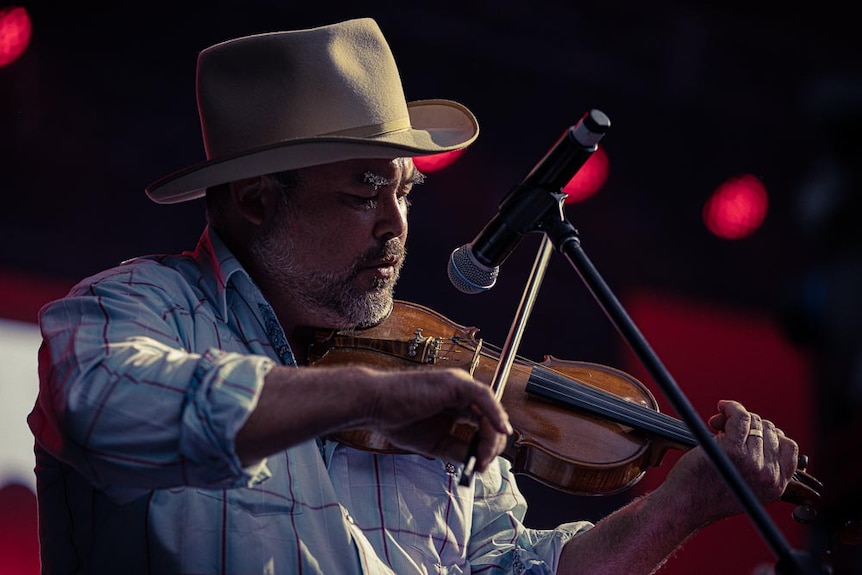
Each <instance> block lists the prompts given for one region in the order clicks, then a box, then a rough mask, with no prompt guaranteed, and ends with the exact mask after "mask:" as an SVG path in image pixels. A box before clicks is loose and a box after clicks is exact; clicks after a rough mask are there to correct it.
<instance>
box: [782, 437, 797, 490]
mask: <svg viewBox="0 0 862 575" xmlns="http://www.w3.org/2000/svg"><path fill="white" fill-rule="evenodd" d="M778 453H779V457H780V461H781V474H782V476H783V477H784V479H785V480H786V481H790V479H791V477H793V474H794V473H796V468H797V466H798V464H799V445H798V444H797V443H796V442H795V441H793V440H792V439H790V438H789V437H787V436H786V435H784V434H781V435H780V436H779V437H778Z"/></svg>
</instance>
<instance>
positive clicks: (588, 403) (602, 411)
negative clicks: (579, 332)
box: [526, 366, 697, 448]
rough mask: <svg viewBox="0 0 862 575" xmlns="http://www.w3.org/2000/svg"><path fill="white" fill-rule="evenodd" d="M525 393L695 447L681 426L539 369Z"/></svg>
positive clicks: (687, 432) (662, 416)
mask: <svg viewBox="0 0 862 575" xmlns="http://www.w3.org/2000/svg"><path fill="white" fill-rule="evenodd" d="M526 391H527V393H532V394H534V395H536V396H539V397H542V398H544V399H548V400H551V401H557V402H561V403H563V404H565V405H567V406H569V407H572V408H575V409H578V410H581V411H586V412H587V413H591V414H593V415H595V416H597V417H600V418H602V419H606V420H609V421H614V422H616V423H620V424H622V425H627V426H629V427H632V428H634V429H637V430H639V431H642V432H644V433H647V434H649V435H652V436H657V437H660V438H663V439H665V440H667V441H670V442H671V443H676V444H679V445H681V446H683V447H688V448H691V447H694V446H695V445H697V440H696V439H695V437H694V435H692V433H691V431H690V430H689V429H688V426H687V425H686V424H685V423H684V422H682V421H680V420H678V419H675V418H673V417H671V416H669V415H666V414H664V413H660V412H658V411H656V410H653V409H650V408H648V407H644V406H643V405H639V404H637V403H633V402H631V401H626V400H625V399H622V398H620V397H618V396H616V395H613V394H611V393H608V392H606V391H603V390H601V389H599V388H596V387H593V386H591V385H587V384H584V383H578V382H573V381H572V380H571V379H569V378H566V377H563V376H561V375H559V374H557V373H555V372H554V371H552V370H549V369H545V368H543V367H541V366H535V367H534V368H533V370H532V372H531V374H530V378H529V381H528V382H527V386H526Z"/></svg>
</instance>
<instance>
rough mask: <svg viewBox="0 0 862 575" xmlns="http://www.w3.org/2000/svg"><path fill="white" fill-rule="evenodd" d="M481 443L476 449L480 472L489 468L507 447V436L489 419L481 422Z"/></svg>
mask: <svg viewBox="0 0 862 575" xmlns="http://www.w3.org/2000/svg"><path fill="white" fill-rule="evenodd" d="M476 433H477V434H479V443H478V445H477V447H476V454H475V455H476V467H477V469H478V470H479V471H484V470H486V469H487V468H488V466H489V465H490V464H491V462H492V461H494V459H495V458H496V457H497V456H498V455H500V454H501V453H502V452H503V449H504V448H505V446H506V435H504V434H502V433H499V432H498V431H497V430H496V429H495V428H494V426H493V425H492V424H491V422H490V421H489V419H488V418H487V417H483V418H482V420H481V421H480V422H479V430H478V431H477V432H476Z"/></svg>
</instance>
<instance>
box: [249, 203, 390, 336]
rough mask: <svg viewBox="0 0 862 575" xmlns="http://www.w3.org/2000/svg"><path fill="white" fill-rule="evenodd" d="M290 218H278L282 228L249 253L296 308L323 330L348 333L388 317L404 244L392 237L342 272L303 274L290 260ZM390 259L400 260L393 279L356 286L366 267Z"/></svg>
mask: <svg viewBox="0 0 862 575" xmlns="http://www.w3.org/2000/svg"><path fill="white" fill-rule="evenodd" d="M288 219H289V216H288V217H280V218H276V221H278V222H280V223H279V224H276V225H275V226H273V228H272V229H269V230H264V231H263V232H262V233H261V234H260V235H259V236H258V237H256V238H255V239H254V240H252V241H251V242H250V243H249V251H250V252H251V254H252V256H253V257H254V259H255V261H256V262H257V265H258V266H259V268H260V269H262V270H263V271H264V273H265V274H266V276H267V278H268V279H269V281H270V282H271V283H272V285H275V286H278V289H279V290H280V292H281V293H282V294H284V295H285V296H286V297H290V298H292V299H293V300H294V302H296V303H297V304H299V305H301V306H303V307H305V308H308V309H312V310H315V313H317V314H318V315H319V316H320V320H321V323H320V325H321V326H326V327H334V328H338V329H346V328H352V327H357V326H363V325H374V324H376V323H379V322H380V321H381V320H383V319H385V318H386V317H387V316H388V315H389V313H390V311H391V310H392V305H393V293H394V289H395V284H396V283H397V281H398V278H399V276H400V274H401V266H402V265H403V262H404V257H405V255H406V250H405V248H404V245H403V244H402V243H401V241H400V240H398V239H392V240H389V241H388V242H385V243H383V244H381V245H380V246H377V247H374V248H372V249H370V250H368V251H367V252H366V253H364V254H362V255H360V256H359V257H358V258H356V260H355V261H354V262H353V264H352V265H351V266H350V267H349V268H348V269H346V270H345V271H344V272H341V273H320V272H314V271H309V270H303V269H299V267H298V266H297V265H296V264H295V262H294V260H293V259H292V257H291V254H293V253H294V251H295V249H296V248H295V246H294V243H293V241H292V240H291V238H290V235H289V233H288V226H289V222H288V221H287V220H288ZM390 256H397V257H398V265H397V267H396V268H395V270H394V273H393V274H392V276H391V277H390V278H387V279H377V280H376V281H375V283H374V285H373V287H372V289H371V290H368V291H366V290H360V289H358V288H356V287H355V286H356V284H355V280H356V277H357V276H358V275H359V273H360V272H361V271H362V269H363V268H365V267H367V266H369V265H373V264H374V263H376V262H378V261H380V260H381V259H383V258H386V257H390Z"/></svg>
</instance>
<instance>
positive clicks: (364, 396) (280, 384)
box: [236, 366, 373, 465]
mask: <svg viewBox="0 0 862 575" xmlns="http://www.w3.org/2000/svg"><path fill="white" fill-rule="evenodd" d="M372 373H373V372H372V370H370V369H368V368H364V367H357V368H350V369H346V368H327V367H315V368H313V369H310V368H293V367H282V366H276V367H274V368H273V369H272V370H271V371H270V372H269V374H267V376H266V378H265V379H264V385H263V389H262V390H261V393H260V396H259V398H258V401H257V406H256V407H255V409H254V411H252V413H251V415H250V416H249V418H248V419H247V420H246V422H245V425H243V427H242V428H241V429H240V430H239V433H238V434H237V436H236V453H237V455H238V456H239V458H240V461H242V462H243V464H244V465H251V464H253V463H255V462H257V461H259V460H261V459H262V458H264V457H266V456H268V455H270V454H272V453H275V452H277V451H281V450H283V449H286V448H288V447H291V446H292V445H296V444H298V443H302V442H303V441H307V440H309V439H312V438H315V437H319V436H323V435H326V434H330V433H334V432H337V431H340V430H344V429H349V428H351V427H354V426H357V425H361V424H362V423H364V422H365V420H364V414H365V413H368V411H369V410H368V409H367V403H368V402H369V401H373V393H372V392H371V391H370V390H369V387H368V385H367V384H368V382H370V381H371V379H372Z"/></svg>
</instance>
